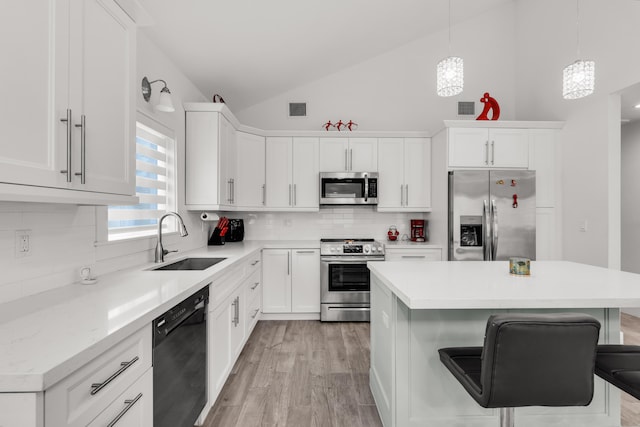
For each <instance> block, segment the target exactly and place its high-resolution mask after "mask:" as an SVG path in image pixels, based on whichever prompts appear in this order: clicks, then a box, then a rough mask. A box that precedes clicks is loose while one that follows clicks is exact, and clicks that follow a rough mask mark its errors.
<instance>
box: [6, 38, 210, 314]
mask: <svg viewBox="0 0 640 427" xmlns="http://www.w3.org/2000/svg"><path fill="white" fill-rule="evenodd" d="M137 49H138V64H137V66H138V70H137V73H138V81H141V80H142V77H143V76H145V75H146V76H148V77H149V79H150V80H155V79H158V78H160V79H164V80H166V81H167V84H168V86H169V88H170V89H171V93H172V96H173V102H174V104H175V107H176V111H175V112H174V113H156V112H154V111H153V109H152V108H151V106H150V105H149V104H147V103H146V102H145V101H144V100H143V98H142V94H141V91H138V92H137V97H138V99H137V105H138V109H139V110H141V111H143V112H145V113H147V114H148V115H149V116H150V117H152V118H154V119H155V120H157V121H159V122H161V123H162V124H163V125H164V126H166V127H168V128H169V129H172V130H173V131H174V134H175V137H176V139H177V144H178V187H179V189H180V190H179V206H181V207H182V209H180V211H181V214H182V215H183V218H184V219H185V222H186V225H187V228H188V230H189V237H187V238H179V237H178V236H177V235H172V236H167V239H166V245H165V246H166V247H167V248H168V249H180V250H187V249H194V248H197V247H201V246H203V245H205V244H206V230H205V229H204V227H203V226H202V222H201V221H200V220H199V219H198V218H197V215H196V214H188V213H186V212H185V211H184V191H183V190H182V189H183V188H184V110H183V109H182V102H183V101H202V100H205V97H204V96H203V95H202V94H201V93H200V92H199V91H198V90H197V89H196V88H195V87H194V86H193V84H191V82H189V81H188V80H187V79H186V77H184V75H183V74H182V72H181V71H180V70H179V68H178V67H176V66H175V64H172V63H171V62H170V61H168V60H167V58H166V57H165V56H164V54H163V53H162V52H161V51H160V50H159V49H158V48H157V47H156V46H155V45H153V43H152V42H150V41H149V40H148V38H147V37H145V36H144V34H142V33H140V32H138V46H137ZM161 87H162V86H161V85H157V84H156V85H154V86H153V93H154V97H152V100H151V101H152V103H153V101H154V100H155V99H156V97H157V94H158V93H159V90H160V88H161ZM104 209H106V208H95V207H90V206H75V205H55V204H39V203H9V202H0V271H2V274H0V303H2V302H7V301H11V300H14V299H17V298H20V297H23V296H28V295H33V294H35V293H38V292H43V291H46V290H49V289H53V288H57V287H61V286H65V285H68V284H71V283H74V282H76V281H78V280H79V269H80V268H81V267H82V266H91V267H92V268H93V270H94V271H95V272H96V273H97V274H98V275H101V274H104V273H107V272H111V271H116V270H119V269H123V268H126V267H130V266H134V265H138V264H141V263H144V262H150V261H152V260H153V248H154V246H155V238H146V239H138V240H134V241H129V242H124V243H108V244H102V243H98V244H97V245H96V244H95V242H96V232H97V230H98V229H99V228H100V227H106V223H105V222H104V215H103V212H101V210H102V211H104ZM96 217H98V220H96ZM25 229H28V230H31V255H30V256H29V257H24V258H15V256H14V241H15V231H16V230H25Z"/></svg>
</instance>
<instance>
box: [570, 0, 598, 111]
mask: <svg viewBox="0 0 640 427" xmlns="http://www.w3.org/2000/svg"><path fill="white" fill-rule="evenodd" d="M576 57H578V58H580V0H576ZM595 86H596V63H595V62H593V61H585V60H583V59H578V60H576V62H574V63H573V64H569V65H567V66H566V67H564V70H562V97H563V98H564V99H578V98H584V97H585V96H589V95H591V94H592V93H593V90H594V88H595Z"/></svg>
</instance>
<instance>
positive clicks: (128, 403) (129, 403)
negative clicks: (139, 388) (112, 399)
mask: <svg viewBox="0 0 640 427" xmlns="http://www.w3.org/2000/svg"><path fill="white" fill-rule="evenodd" d="M141 397H142V393H140V394H138V395H137V396H136V397H134V398H133V399H127V400H125V401H124V404H125V407H124V408H123V409H122V411H120V413H119V414H118V415H116V417H115V418H114V419H113V420H111V422H110V423H109V424H107V427H113V426H115V425H116V423H117V422H118V421H120V418H122V417H124V414H126V413H127V412H128V411H129V409H131V408H132V407H133V405H135V404H136V402H137V401H138V400H140V398H141Z"/></svg>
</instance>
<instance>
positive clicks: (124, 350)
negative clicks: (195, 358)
mask: <svg viewBox="0 0 640 427" xmlns="http://www.w3.org/2000/svg"><path fill="white" fill-rule="evenodd" d="M151 361H152V346H151V324H149V325H147V326H145V327H144V328H142V329H141V330H139V331H138V332H136V333H134V334H132V335H131V336H129V337H127V338H125V339H124V340H122V341H121V342H119V343H118V344H116V345H114V346H113V347H112V348H110V349H109V350H108V351H106V352H105V353H104V354H102V355H101V356H98V357H96V358H95V359H93V360H92V361H91V362H89V363H87V364H86V365H84V366H82V367H81V368H79V369H78V370H76V371H75V372H74V373H72V374H71V375H69V376H68V377H66V378H64V379H62V380H61V381H60V382H58V383H56V384H54V385H53V386H52V387H51V388H49V389H47V390H45V397H44V405H45V423H46V425H48V426H56V427H59V426H60V427H62V426H78V427H79V426H86V425H87V424H89V422H91V420H93V419H94V418H95V417H96V416H97V415H98V414H100V413H101V412H102V411H104V410H105V408H107V407H108V406H109V405H110V404H111V402H113V401H114V399H115V398H116V397H118V396H119V395H120V394H122V392H124V391H125V390H126V389H127V388H129V387H130V386H131V385H132V384H133V383H134V382H135V381H136V380H137V379H138V378H140V376H141V375H142V374H143V373H144V372H145V371H146V370H147V369H149V368H150V367H151ZM92 393H93V394H92Z"/></svg>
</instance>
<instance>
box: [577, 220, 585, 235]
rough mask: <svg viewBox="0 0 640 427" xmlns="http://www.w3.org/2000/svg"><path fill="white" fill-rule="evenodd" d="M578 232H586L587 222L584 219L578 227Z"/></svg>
mask: <svg viewBox="0 0 640 427" xmlns="http://www.w3.org/2000/svg"><path fill="white" fill-rule="evenodd" d="M578 231H581V232H583V233H586V232H587V220H586V219H585V220H584V222H581V223H580V225H578Z"/></svg>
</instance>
